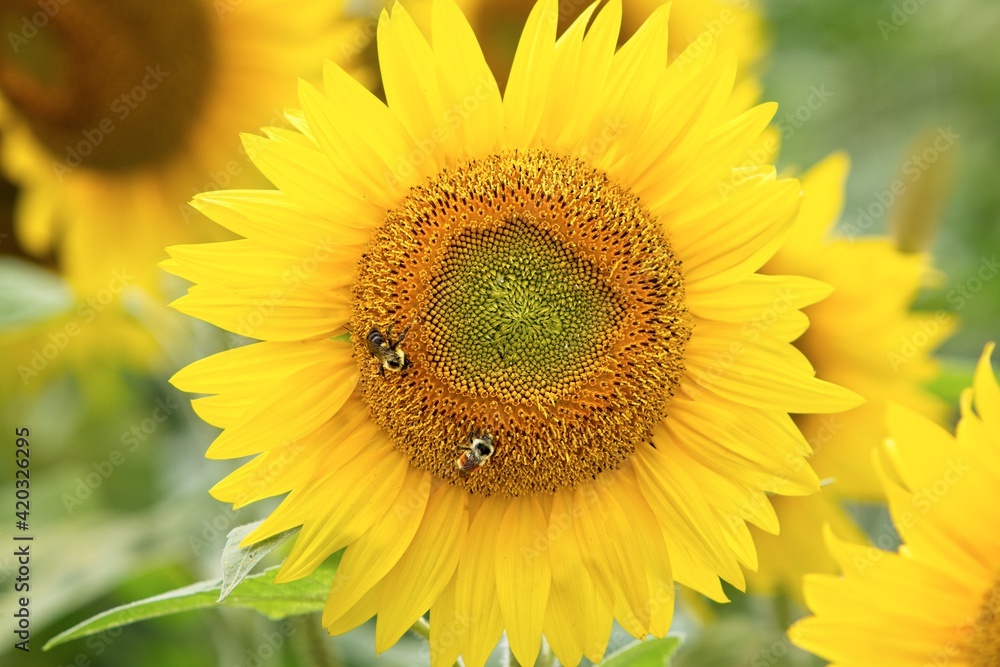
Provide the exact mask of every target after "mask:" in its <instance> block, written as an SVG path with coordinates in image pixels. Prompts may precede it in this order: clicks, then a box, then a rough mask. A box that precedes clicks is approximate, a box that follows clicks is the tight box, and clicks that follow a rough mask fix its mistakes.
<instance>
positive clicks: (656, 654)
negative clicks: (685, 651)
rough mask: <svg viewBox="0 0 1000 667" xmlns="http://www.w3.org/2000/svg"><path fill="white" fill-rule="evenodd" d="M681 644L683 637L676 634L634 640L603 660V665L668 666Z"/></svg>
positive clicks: (628, 666) (606, 666)
mask: <svg viewBox="0 0 1000 667" xmlns="http://www.w3.org/2000/svg"><path fill="white" fill-rule="evenodd" d="M680 645H681V638H680V637H675V636H673V637H664V638H663V639H650V640H649V641H645V642H633V643H632V644H629V645H628V646H626V647H625V648H623V649H622V650H620V651H615V652H614V653H612V654H611V655H610V656H608V657H607V658H606V659H605V660H603V661H601V667H667V665H669V664H670V656H672V655H673V654H674V651H676V650H677V647H678V646H680Z"/></svg>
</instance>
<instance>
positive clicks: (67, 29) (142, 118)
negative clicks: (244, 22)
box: [0, 0, 215, 170]
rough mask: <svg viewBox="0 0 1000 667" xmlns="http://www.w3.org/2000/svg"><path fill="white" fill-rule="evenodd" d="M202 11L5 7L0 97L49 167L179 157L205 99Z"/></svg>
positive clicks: (172, 6)
mask: <svg viewBox="0 0 1000 667" xmlns="http://www.w3.org/2000/svg"><path fill="white" fill-rule="evenodd" d="M209 11H210V6H209V4H208V3H205V2H201V1H199V0H172V1H171V2H149V0H127V1H121V0H73V1H72V2H59V3H57V2H52V3H50V5H46V4H45V3H42V4H39V3H37V2H34V1H32V0H8V1H7V2H4V3H3V5H2V6H0V30H2V34H4V35H6V36H7V37H6V38H5V39H4V40H3V42H4V44H3V46H0V91H2V93H3V95H4V97H5V98H6V99H7V100H8V101H9V102H10V103H11V104H12V105H13V106H14V108H15V109H17V110H18V112H19V114H20V115H21V116H22V117H23V118H24V120H25V122H26V123H27V124H28V126H29V127H30V128H31V131H32V133H33V134H34V136H35V138H36V139H37V140H38V141H39V143H41V144H42V145H43V146H45V147H46V148H47V149H48V150H49V151H50V152H51V153H52V154H53V156H54V159H53V167H54V168H55V167H57V166H58V165H60V164H61V165H63V166H64V167H65V168H68V169H73V168H76V167H79V166H81V165H83V166H86V167H88V168H93V169H103V170H125V169H131V168H135V167H138V166H143V165H146V164H151V163H156V162H159V161H161V160H163V159H165V158H168V157H170V156H171V154H172V153H174V152H175V151H178V150H180V149H182V148H183V146H184V143H185V140H186V139H187V135H188V133H189V131H190V129H191V127H192V126H193V125H194V123H195V121H196V120H197V119H198V116H199V113H200V111H201V109H202V106H203V104H202V103H203V102H204V100H205V98H206V96H207V92H208V89H209V85H210V83H211V82H210V80H209V76H210V73H211V71H212V69H213V68H212V64H213V60H214V55H215V54H214V51H213V43H212V39H211V37H212V35H211V31H212V26H211V24H210V22H211V21H212V17H211V16H210V13H209Z"/></svg>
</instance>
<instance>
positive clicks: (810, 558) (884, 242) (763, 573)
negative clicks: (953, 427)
mask: <svg viewBox="0 0 1000 667" xmlns="http://www.w3.org/2000/svg"><path fill="white" fill-rule="evenodd" d="M847 170H848V162H847V159H846V158H845V157H844V156H843V155H833V156H831V157H829V158H827V159H826V160H824V161H823V162H821V163H820V164H818V165H817V166H816V167H814V168H813V169H812V170H810V171H809V172H808V173H807V174H806V175H805V177H804V178H803V181H802V190H803V195H804V197H803V203H802V208H801V209H800V210H799V214H798V218H797V219H796V222H795V224H794V226H793V227H792V232H791V234H790V235H789V237H788V238H787V240H786V241H785V244H784V245H783V246H782V247H781V249H780V250H779V251H778V252H777V254H776V255H775V256H774V258H773V259H772V260H771V261H770V262H768V264H767V265H766V266H765V267H764V269H763V270H764V272H765V273H769V274H772V275H786V274H791V275H805V276H809V277H810V278H815V279H816V280H820V281H823V282H825V283H827V284H828V285H830V286H831V287H832V288H833V290H834V291H833V293H832V294H831V296H830V297H829V298H827V299H824V300H823V301H821V302H819V303H817V304H815V305H812V306H809V307H808V308H806V309H805V313H806V315H807V316H808V317H809V321H810V325H809V329H808V330H807V331H806V332H805V334H804V335H803V336H802V337H801V338H799V339H798V340H797V341H795V345H796V347H798V348H799V349H800V350H801V351H802V353H803V354H804V355H805V356H806V358H807V359H809V361H810V362H811V363H812V364H813V366H814V367H815V368H816V372H817V375H818V376H819V377H822V378H823V379H825V380H828V381H830V382H835V383H837V384H840V385H842V386H844V387H847V388H849V389H852V390H853V391H856V392H857V393H858V394H860V395H861V396H863V397H864V398H865V399H866V400H867V403H866V404H865V405H862V406H860V407H857V408H854V409H853V410H850V411H848V412H844V413H841V414H837V415H827V416H818V415H800V416H797V417H796V422H797V423H798V425H799V427H800V428H801V429H802V432H803V434H804V435H805V437H806V439H807V440H808V441H809V443H810V445H812V448H813V450H814V453H813V456H812V458H811V459H810V463H811V464H812V466H813V468H815V469H816V472H817V474H818V475H819V476H820V478H821V479H825V480H829V482H830V485H829V486H828V487H826V488H824V490H823V492H822V493H821V494H820V495H818V496H814V497H810V498H776V499H775V502H774V506H775V510H776V511H777V513H778V519H779V520H780V522H781V534H780V535H776V536H773V535H766V534H764V533H762V532H761V531H755V539H757V541H758V542H757V543H758V545H759V549H760V553H761V568H760V570H759V571H758V572H757V573H755V574H753V575H751V576H750V577H749V580H750V586H751V588H753V589H756V590H760V591H764V592H771V591H775V590H782V591H784V592H786V593H788V594H791V595H793V596H794V597H797V598H798V597H800V591H801V583H800V582H801V581H802V576H803V575H804V574H806V573H807V572H834V571H836V564H835V563H834V562H833V560H832V559H831V558H830V556H829V554H828V553H827V552H826V551H825V550H824V549H823V548H822V527H823V525H824V524H825V523H832V524H833V525H834V526H835V527H836V528H837V531H838V533H839V534H841V535H844V536H845V537H851V538H852V539H856V540H860V539H862V537H861V534H860V532H859V531H858V530H857V529H856V528H855V527H854V526H853V524H852V522H851V520H850V519H849V518H848V517H847V515H846V514H845V513H844V511H843V509H842V508H841V506H840V501H841V500H842V499H845V498H846V499H851V500H860V501H875V500H879V499H881V498H882V497H883V496H882V492H881V486H880V484H879V483H878V480H877V479H876V477H875V475H874V473H873V472H872V471H871V469H870V466H869V465H868V461H869V452H870V451H871V449H872V448H873V447H875V446H876V445H877V444H878V443H879V442H880V441H881V439H882V438H883V437H884V436H885V426H884V419H883V417H882V415H883V414H884V410H885V405H886V402H888V401H895V402H899V403H902V404H903V405H906V406H908V407H910V408H913V409H914V410H917V411H918V412H919V413H920V414H923V415H925V416H927V417H930V418H932V419H934V420H935V421H938V422H940V421H942V420H943V419H944V418H945V415H946V413H947V410H946V406H945V405H944V404H943V403H942V402H941V401H939V400H938V399H936V398H934V397H933V396H931V395H930V394H929V393H928V392H926V391H925V390H924V389H923V385H924V384H925V383H926V382H927V381H928V380H930V379H932V378H933V377H934V376H935V374H936V373H937V364H936V362H934V361H933V360H932V359H931V358H930V353H931V352H932V351H933V350H934V348H935V347H936V346H937V345H938V344H939V343H940V341H941V340H942V339H943V338H944V337H946V336H947V335H948V334H949V333H950V332H951V330H952V328H953V322H952V318H951V316H948V315H945V314H943V313H911V312H910V305H911V304H912V302H913V299H914V298H915V297H916V295H917V292H918V290H919V289H920V288H921V287H922V286H923V285H925V284H926V283H927V278H928V275H929V273H930V271H931V269H930V267H929V258H928V257H927V256H926V255H924V254H905V253H902V252H900V251H899V250H897V249H896V246H895V244H894V243H893V241H892V240H890V239H888V238H884V237H868V238H850V239H849V238H844V237H843V236H839V235H838V234H837V233H836V231H835V229H834V226H835V225H836V224H837V223H838V221H839V219H840V213H841V209H842V206H843V193H844V181H845V179H846V177H847ZM786 298H787V295H786ZM785 307H787V306H786V305H784V302H783V301H781V300H779V301H776V302H775V304H774V308H775V311H778V310H781V309H782V308H785ZM765 315H766V314H765ZM772 316H773V314H772Z"/></svg>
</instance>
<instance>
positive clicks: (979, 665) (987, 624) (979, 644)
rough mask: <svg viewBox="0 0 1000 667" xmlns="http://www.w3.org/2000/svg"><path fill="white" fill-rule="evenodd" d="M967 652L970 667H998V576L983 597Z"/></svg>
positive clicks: (999, 601)
mask: <svg viewBox="0 0 1000 667" xmlns="http://www.w3.org/2000/svg"><path fill="white" fill-rule="evenodd" d="M968 652H969V665H971V667H1000V576H998V578H997V580H996V582H995V583H994V584H993V587H992V588H991V589H990V590H988V591H987V592H986V595H985V596H984V597H983V605H982V607H980V609H979V615H978V616H977V617H976V623H975V625H974V626H973V635H972V640H971V641H970V642H969V646H968Z"/></svg>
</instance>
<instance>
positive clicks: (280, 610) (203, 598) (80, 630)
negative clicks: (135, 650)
mask: <svg viewBox="0 0 1000 667" xmlns="http://www.w3.org/2000/svg"><path fill="white" fill-rule="evenodd" d="M339 563H340V555H339V554H334V555H333V556H331V557H330V558H328V559H327V560H326V562H325V563H323V564H322V565H320V566H319V567H318V568H317V569H316V571H315V572H314V573H313V574H312V575H311V576H309V577H306V578H304V579H299V580H297V581H290V582H288V583H287V584H276V583H274V576H275V575H276V574H277V573H278V569H279V568H278V567H272V568H269V569H267V570H264V571H263V572H261V573H260V574H255V575H253V576H250V577H247V578H245V579H244V580H243V581H242V582H241V583H240V584H239V585H238V586H237V587H236V589H235V590H234V591H233V592H232V594H231V595H229V597H227V598H226V601H225V602H221V603H217V602H216V600H217V599H218V597H219V591H220V590H222V580H221V579H215V580H213V581H202V582H199V583H197V584H192V585H191V586H185V587H184V588H179V589H177V590H175V591H170V592H169V593H163V594H161V595H156V596H153V597H151V598H146V599H145V600H139V601H138V602H132V603H130V604H126V605H122V606H121V607H115V608H114V609H109V610H108V611H104V612H101V613H100V614H98V615H97V616H93V617H91V618H89V619H87V620H86V621H83V622H82V623H79V624H77V625H75V626H73V627H72V628H70V629H69V630H66V631H65V632H62V633H60V634H58V635H56V636H55V637H53V638H52V639H50V640H49V641H48V643H47V644H45V646H44V649H50V648H52V647H53V646H58V645H60V644H65V643H66V642H68V641H71V640H73V639H79V638H80V637H86V636H88V635H93V634H96V633H98V632H102V631H103V630H107V629H109V628H117V627H121V626H123V625H130V624H132V623H135V622H137V621H144V620H146V619H149V618H156V617H159V616H168V615H170V614H179V613H181V612H184V611H192V610H195V609H205V608H209V607H243V608H246V609H254V610H256V611H258V612H260V613H261V614H264V615H265V616H267V617H268V618H272V619H281V618H286V617H288V616H296V615H298V614H308V613H311V612H315V611H321V610H322V609H323V605H324V604H326V597H327V595H328V594H329V592H330V585H331V584H332V583H333V577H334V575H335V574H336V573H337V565H338V564H339Z"/></svg>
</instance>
